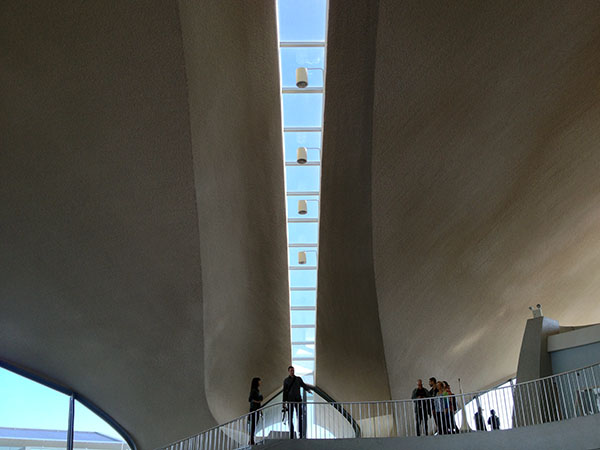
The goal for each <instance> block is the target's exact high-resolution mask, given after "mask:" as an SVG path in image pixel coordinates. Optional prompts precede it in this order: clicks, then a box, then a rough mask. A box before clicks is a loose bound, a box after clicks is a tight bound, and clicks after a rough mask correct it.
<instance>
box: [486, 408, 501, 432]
mask: <svg viewBox="0 0 600 450" xmlns="http://www.w3.org/2000/svg"><path fill="white" fill-rule="evenodd" d="M490 414H491V415H490V417H489V419H488V425H490V426H491V427H492V430H499V429H500V417H498V416H497V415H496V411H494V410H493V409H492V410H491V411H490Z"/></svg>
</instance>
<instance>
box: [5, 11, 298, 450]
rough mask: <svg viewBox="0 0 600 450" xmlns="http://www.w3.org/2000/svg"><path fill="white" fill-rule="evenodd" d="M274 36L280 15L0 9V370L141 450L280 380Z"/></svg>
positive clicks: (284, 359)
mask: <svg viewBox="0 0 600 450" xmlns="http://www.w3.org/2000/svg"><path fill="white" fill-rule="evenodd" d="M180 9H181V10H180ZM180 13H181V14H180ZM250 23H251V24H253V26H254V27H256V28H253V27H251V26H248V25H246V24H250ZM275 29H276V28H275V12H274V3H265V4H263V5H261V6H260V7H252V6H251V5H250V4H245V5H240V4H239V3H238V2H233V1H232V2H185V1H182V2H180V3H179V4H178V3H177V2H175V1H149V2H148V1H144V2H141V1H130V2H109V3H102V4H96V3H94V2H80V1H77V2H75V1H64V2H60V3H48V2H20V1H14V2H3V3H2V6H0V41H1V42H3V45H2V53H1V55H2V56H1V58H2V59H1V62H0V85H1V86H2V87H1V94H0V98H1V100H0V105H1V109H0V117H1V121H0V123H1V125H0V126H1V128H0V135H1V136H2V138H1V139H2V142H1V145H0V148H1V151H0V177H1V180H2V181H1V183H2V184H1V190H0V202H1V205H2V207H1V209H0V214H1V217H0V219H1V220H0V241H1V242H2V251H1V252H0V274H1V275H0V277H1V278H0V357H1V358H2V359H5V360H7V361H9V362H12V363H14V364H16V365H19V366H22V367H25V368H28V369H30V370H33V371H35V372H36V373H38V374H40V375H42V376H45V377H49V378H51V379H53V380H55V381H56V382H58V383H59V384H62V385H65V386H68V387H70V388H72V389H74V390H75V391H77V392H80V393H81V394H83V395H84V396H85V397H87V398H89V399H90V400H91V401H92V402H94V403H95V404H96V405H98V406H99V407H100V408H101V409H103V410H104V411H105V412H107V413H108V414H109V415H111V416H112V417H113V418H114V419H116V420H117V421H118V422H119V423H120V424H121V425H122V426H123V427H124V428H125V429H126V430H128V431H129V432H130V433H131V435H132V437H133V438H134V440H135V441H136V443H137V444H138V446H140V447H141V448H154V447H157V446H159V445H161V444H166V443H168V442H170V441H173V440H175V439H178V438H181V437H182V436H186V435H190V434H193V433H196V432H198V431H200V430H202V429H205V428H207V427H209V426H211V425H213V424H215V421H223V420H226V419H229V418H231V417H233V416H237V415H239V414H242V413H244V412H245V411H246V409H247V407H248V403H247V393H248V390H249V383H250V378H251V377H252V376H257V375H258V376H262V377H263V378H265V379H266V381H267V382H266V383H265V388H264V390H265V391H268V390H269V389H274V388H275V386H277V385H279V383H280V381H281V379H282V378H283V375H284V374H285V367H287V363H288V361H289V351H290V350H289V330H288V328H289V315H288V314H289V313H288V303H287V301H283V302H282V301H281V300H282V298H284V299H286V298H287V276H286V272H285V270H286V261H287V254H286V242H285V218H284V207H285V206H284V200H283V174H282V149H281V127H280V119H279V115H280V102H279V91H278V90H279V81H278V75H277V73H278V70H277V41H276V35H275ZM182 30H183V31H182ZM257 30H261V31H260V32H259V31H257ZM264 30H272V31H270V32H265V31H264ZM244 68H249V69H250V71H249V72H247V73H244V72H243V69H244ZM265 73H267V74H268V75H265ZM250 117H251V119H250ZM265 123H268V124H269V125H268V126H265V125H264V124H265ZM258 124H261V125H262V126H261V127H258V126H257V125H258ZM259 193H260V195H259ZM207 265H208V266H210V267H207ZM234 304H235V305H234ZM265 311H267V313H265ZM266 343H269V344H270V345H269V346H268V348H267V345H266ZM284 344H285V345H284ZM267 349H268V352H267ZM281 368H283V369H281ZM281 371H283V372H284V373H283V375H282V374H280V372H281ZM234 375H235V376H234ZM216 396H218V397H219V402H216V401H215V397H216ZM209 403H210V406H211V408H210V409H209ZM211 411H212V414H211ZM213 416H214V418H213ZM215 419H216V420H215Z"/></svg>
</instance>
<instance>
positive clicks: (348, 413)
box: [162, 363, 600, 450]
mask: <svg viewBox="0 0 600 450" xmlns="http://www.w3.org/2000/svg"><path fill="white" fill-rule="evenodd" d="M599 382H600V363H597V364H593V365H590V366H586V367H582V368H580V369H576V370H571V371H567V372H563V373H560V374H556V375H551V376H547V377H543V378H539V379H536V380H531V381H526V382H521V383H516V384H512V385H510V386H506V387H501V388H496V389H487V390H482V391H477V392H472V393H466V394H456V395H451V396H447V395H443V396H436V397H430V398H425V399H415V400H412V399H411V400H408V399H406V400H385V401H371V402H369V401H360V402H327V401H324V402H310V403H309V402H298V403H292V402H277V403H274V404H269V405H265V406H264V407H262V408H261V409H259V410H258V411H255V412H253V413H250V414H244V415H242V416H240V417H237V418H235V419H233V420H231V421H229V422H227V423H225V424H222V425H219V426H216V427H213V428H210V429H208V430H206V431H204V432H202V433H200V434H197V435H193V436H190V437H188V438H185V439H182V440H179V441H177V442H174V443H172V444H170V445H168V446H165V447H163V448H162V450H233V449H236V448H240V447H245V446H247V445H248V443H249V442H250V441H251V437H250V434H251V433H250V431H251V428H252V427H254V428H255V435H256V440H257V441H260V440H265V439H284V438H287V437H290V432H289V421H287V422H285V421H284V418H283V417H282V415H281V410H282V409H283V408H285V407H287V408H288V410H289V411H292V410H294V409H295V405H298V406H297V407H296V409H295V410H296V411H301V413H300V414H301V416H302V417H301V419H303V422H304V428H305V429H306V434H307V436H306V437H307V438H309V439H315V438H317V439H319V438H323V439H336V438H352V437H365V438H369V437H405V436H419V435H421V434H433V433H437V434H439V435H444V434H454V433H458V432H460V430H459V428H460V425H459V424H458V422H460V421H461V420H462V418H463V417H468V416H471V417H472V420H471V421H469V419H467V421H468V422H469V425H470V428H471V429H473V431H487V430H490V431H493V430H496V429H509V428H520V427H524V426H531V425H537V424H541V423H548V422H555V421H562V420H567V419H571V418H575V417H581V416H586V415H594V414H598V413H600V404H599V399H600V384H599ZM319 395H321V394H320V393H319ZM325 395H326V394H325ZM454 405H456V406H454ZM463 410H464V412H466V413H467V416H465V415H463V414H462V413H463ZM491 410H495V412H497V414H496V415H495V417H496V418H494V417H493V416H490V417H489V418H488V420H487V421H486V420H485V418H486V417H487V415H488V414H490V413H491ZM476 412H477V413H479V416H477V415H475V413H476ZM292 416H294V417H293V423H294V424H296V423H297V422H298V417H295V416H297V414H292ZM297 425H298V426H297V427H296V430H297V432H298V433H297V434H296V435H297V436H298V435H302V434H304V428H302V427H300V426H299V425H300V424H299V423H298V424H297ZM463 425H464V424H463ZM464 428H465V427H463V430H464ZM357 429H358V430H360V433H357V432H356V430H357Z"/></svg>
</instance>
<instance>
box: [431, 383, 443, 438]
mask: <svg viewBox="0 0 600 450" xmlns="http://www.w3.org/2000/svg"><path fill="white" fill-rule="evenodd" d="M429 387H430V388H431V389H429V397H430V398H431V400H429V401H428V403H429V414H433V420H435V426H436V428H437V430H438V434H441V431H440V430H441V429H442V424H441V423H439V420H438V417H439V415H438V414H436V411H435V404H434V402H433V397H435V396H436V395H438V390H437V380H436V379H435V377H431V378H430V379H429Z"/></svg>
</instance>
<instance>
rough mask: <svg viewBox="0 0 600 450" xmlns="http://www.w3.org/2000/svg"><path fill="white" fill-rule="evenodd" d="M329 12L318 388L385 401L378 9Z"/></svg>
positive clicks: (338, 7) (349, 7) (339, 6)
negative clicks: (375, 216) (376, 153)
mask: <svg viewBox="0 0 600 450" xmlns="http://www.w3.org/2000/svg"><path fill="white" fill-rule="evenodd" d="M329 8H330V13H329V26H328V27H329V32H328V38H327V39H328V51H327V55H328V56H327V67H328V69H327V86H326V105H325V122H324V130H325V131H324V137H323V149H324V150H323V168H322V178H321V180H322V181H321V183H322V195H321V219H320V222H321V223H320V236H321V237H320V243H319V283H318V293H317V301H318V308H317V371H316V382H317V384H318V385H319V387H320V388H322V389H323V390H325V391H326V392H327V393H328V394H329V395H331V396H332V397H333V398H334V399H336V400H338V401H351V400H353V401H358V400H385V399H389V397H390V391H389V384H388V377H387V371H386V366H385V358H384V354H383V342H382V340H381V332H380V327H379V315H378V313H377V296H376V292H375V279H374V272H373V253H372V243H371V214H370V213H371V129H372V116H371V111H372V108H373V77H374V67H373V66H374V64H375V58H374V57H375V38H376V35H377V8H376V3H374V2H364V1H352V2H349V1H340V2H336V1H331V2H330V6H329ZM356 61H361V63H362V65H358V66H357V65H355V62H356ZM359 111H360V113H357V112H359Z"/></svg>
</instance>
